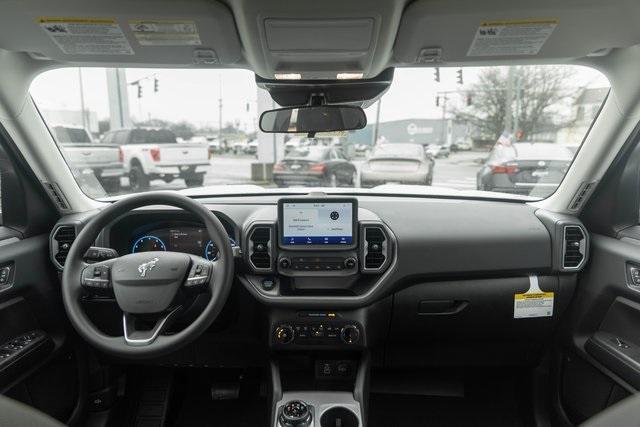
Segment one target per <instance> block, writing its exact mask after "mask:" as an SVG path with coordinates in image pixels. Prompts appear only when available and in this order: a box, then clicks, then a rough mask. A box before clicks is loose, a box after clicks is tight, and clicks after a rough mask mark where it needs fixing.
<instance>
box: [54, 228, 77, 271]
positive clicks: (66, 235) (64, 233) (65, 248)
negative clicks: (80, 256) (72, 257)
mask: <svg viewBox="0 0 640 427" xmlns="http://www.w3.org/2000/svg"><path fill="white" fill-rule="evenodd" d="M75 239H76V229H75V227H74V226H72V225H63V226H60V227H58V228H57V229H56V231H55V233H53V241H52V242H51V250H52V251H53V258H54V259H55V261H56V262H57V263H58V266H59V267H61V268H62V267H64V263H65V261H66V260H67V255H69V250H70V249H71V244H72V243H73V241H74V240H75Z"/></svg>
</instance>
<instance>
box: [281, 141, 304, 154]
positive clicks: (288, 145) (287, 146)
mask: <svg viewBox="0 0 640 427" xmlns="http://www.w3.org/2000/svg"><path fill="white" fill-rule="evenodd" d="M305 145H307V141H306V140H305V139H302V138H298V137H293V138H291V139H289V140H288V141H287V142H285V143H284V153H285V154H289V153H290V152H291V151H293V150H296V149H298V148H301V147H304V146H305Z"/></svg>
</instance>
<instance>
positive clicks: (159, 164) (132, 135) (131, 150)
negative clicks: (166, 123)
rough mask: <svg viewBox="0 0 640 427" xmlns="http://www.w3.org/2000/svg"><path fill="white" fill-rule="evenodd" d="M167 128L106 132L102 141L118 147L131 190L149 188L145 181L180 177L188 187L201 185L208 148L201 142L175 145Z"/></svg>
mask: <svg viewBox="0 0 640 427" xmlns="http://www.w3.org/2000/svg"><path fill="white" fill-rule="evenodd" d="M176 141H177V138H176V135H175V134H174V133H173V132H171V131H170V130H168V129H145V128H133V129H120V130H115V131H110V132H107V133H106V134H105V135H104V137H103V139H102V142H103V143H105V144H115V145H119V146H120V151H121V152H122V160H123V162H124V166H125V169H126V171H127V172H128V174H129V182H130V185H131V189H132V190H133V191H143V190H146V189H148V188H149V181H151V180H152V179H162V180H164V181H165V182H167V183H168V182H171V181H173V180H174V179H176V178H183V179H184V180H185V183H186V184H187V186H188V187H197V186H201V185H202V184H203V182H204V175H205V173H206V172H207V170H208V169H209V159H208V148H207V146H206V145H205V144H201V143H188V142H182V143H178V142H176Z"/></svg>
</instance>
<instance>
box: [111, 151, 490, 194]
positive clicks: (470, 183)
mask: <svg viewBox="0 0 640 427" xmlns="http://www.w3.org/2000/svg"><path fill="white" fill-rule="evenodd" d="M484 157H486V153H483V152H471V151H467V152H461V153H451V155H450V156H449V157H448V158H444V159H436V164H435V170H434V176H433V185H434V186H441V187H449V188H455V189H459V190H470V189H475V188H476V172H477V171H478V169H479V168H480V166H481V164H482V163H481V160H483V159H484ZM255 162H257V159H256V158H255V157H252V156H234V155H232V154H225V155H215V156H214V157H213V158H212V159H211V160H210V164H211V167H210V169H209V172H207V174H206V175H205V181H204V185H220V184H251V183H252V181H251V164H252V163H255ZM352 163H353V164H354V165H355V166H356V168H357V169H358V171H359V170H360V168H361V167H362V164H363V163H364V159H354V160H353V161H352ZM181 188H185V184H184V181H183V180H181V179H178V180H175V181H173V182H171V183H168V184H167V183H165V182H164V181H161V180H156V181H152V182H151V189H153V190H160V189H181ZM123 190H124V192H126V190H127V189H126V188H124V189H123Z"/></svg>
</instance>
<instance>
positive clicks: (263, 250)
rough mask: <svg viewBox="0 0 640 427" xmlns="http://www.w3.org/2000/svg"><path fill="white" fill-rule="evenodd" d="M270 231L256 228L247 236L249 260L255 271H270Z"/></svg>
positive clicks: (267, 228) (269, 229)
mask: <svg viewBox="0 0 640 427" xmlns="http://www.w3.org/2000/svg"><path fill="white" fill-rule="evenodd" d="M271 230H272V228H271V227H267V226H256V227H255V228H254V229H253V230H252V231H251V234H250V235H249V260H250V261H251V264H252V265H253V267H254V268H255V269H256V270H271V261H272V253H271Z"/></svg>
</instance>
